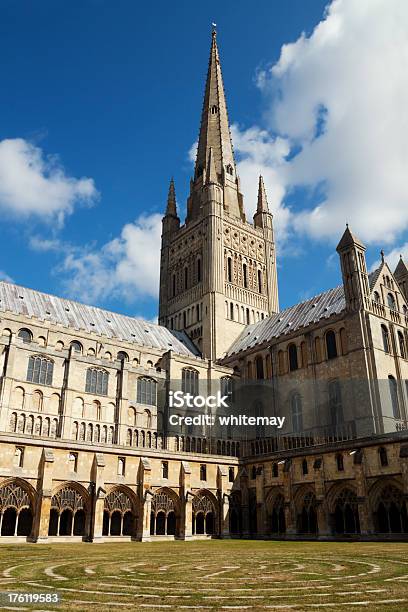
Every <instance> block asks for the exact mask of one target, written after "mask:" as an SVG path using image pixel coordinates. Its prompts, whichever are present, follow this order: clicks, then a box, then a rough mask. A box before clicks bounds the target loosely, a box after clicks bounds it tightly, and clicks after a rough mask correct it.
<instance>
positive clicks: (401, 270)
mask: <svg viewBox="0 0 408 612" xmlns="http://www.w3.org/2000/svg"><path fill="white" fill-rule="evenodd" d="M394 278H395V280H396V281H397V283H398V285H399V288H400V289H401V293H402V294H403V296H404V298H405V299H406V300H407V301H408V268H407V266H406V264H405V261H404V260H403V258H402V255H400V260H399V262H398V264H397V267H396V268H395V272H394Z"/></svg>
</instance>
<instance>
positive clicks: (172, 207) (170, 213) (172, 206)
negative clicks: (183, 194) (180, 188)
mask: <svg viewBox="0 0 408 612" xmlns="http://www.w3.org/2000/svg"><path fill="white" fill-rule="evenodd" d="M166 217H177V203H176V190H175V187H174V179H173V177H172V178H171V180H170V186H169V194H168V196H167V207H166Z"/></svg>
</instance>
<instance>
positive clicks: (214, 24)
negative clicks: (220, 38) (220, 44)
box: [211, 22, 217, 34]
mask: <svg viewBox="0 0 408 612" xmlns="http://www.w3.org/2000/svg"><path fill="white" fill-rule="evenodd" d="M211 25H212V33H213V34H216V33H217V24H216V23H214V22H212V24H211Z"/></svg>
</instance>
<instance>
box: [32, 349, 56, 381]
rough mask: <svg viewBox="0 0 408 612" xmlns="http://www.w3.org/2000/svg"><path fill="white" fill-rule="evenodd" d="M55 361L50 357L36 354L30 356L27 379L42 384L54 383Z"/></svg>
mask: <svg viewBox="0 0 408 612" xmlns="http://www.w3.org/2000/svg"><path fill="white" fill-rule="evenodd" d="M53 373H54V362H53V361H52V360H51V359H49V358H48V357H42V356H41V355H35V356H32V357H29V359H28V368H27V381H28V382H33V383H38V384H40V385H52V376H53Z"/></svg>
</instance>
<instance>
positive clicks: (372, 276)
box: [368, 262, 385, 291]
mask: <svg viewBox="0 0 408 612" xmlns="http://www.w3.org/2000/svg"><path fill="white" fill-rule="evenodd" d="M384 265H385V264H384V262H382V263H381V264H380V265H379V266H378V268H377V269H376V270H374V271H373V272H370V274H369V275H368V282H369V284H370V289H371V291H372V290H373V289H374V286H375V283H376V282H377V280H378V277H379V276H380V274H381V272H382V269H383V268H384Z"/></svg>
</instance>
